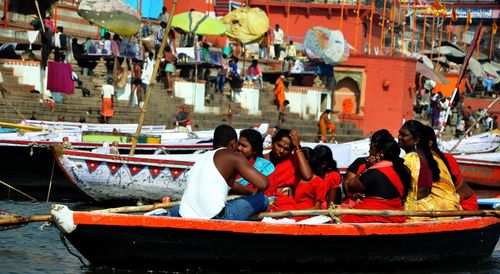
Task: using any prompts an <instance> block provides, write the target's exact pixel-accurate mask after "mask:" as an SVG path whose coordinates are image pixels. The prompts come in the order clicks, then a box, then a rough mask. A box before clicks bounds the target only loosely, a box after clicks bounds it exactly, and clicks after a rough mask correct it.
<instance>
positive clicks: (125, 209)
mask: <svg viewBox="0 0 500 274" xmlns="http://www.w3.org/2000/svg"><path fill="white" fill-rule="evenodd" d="M241 197H243V196H242V195H231V196H228V197H227V201H228V202H230V201H233V200H236V199H239V198H241ZM178 204H180V201H175V202H169V203H157V204H152V205H142V206H122V207H115V208H107V209H98V210H92V211H91V212H95V213H134V212H146V211H151V210H155V209H158V208H171V207H174V206H176V205H178ZM45 221H52V215H32V216H13V217H2V218H0V226H2V225H12V224H23V223H31V222H45Z"/></svg>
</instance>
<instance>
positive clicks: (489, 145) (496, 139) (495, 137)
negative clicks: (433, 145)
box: [439, 130, 500, 154]
mask: <svg viewBox="0 0 500 274" xmlns="http://www.w3.org/2000/svg"><path fill="white" fill-rule="evenodd" d="M457 142H458V140H449V141H443V142H440V143H439V146H440V149H441V150H442V151H443V152H448V151H450V150H451V149H452V148H453V146H455V144H456V143H457ZM499 147H500V131H498V130H492V131H489V132H485V133H481V134H477V135H473V136H470V137H468V138H465V139H463V140H462V141H461V142H460V144H459V145H458V147H457V148H455V149H454V150H453V151H451V153H452V154H463V153H466V154H473V153H487V152H493V151H495V150H497V149H498V148H499Z"/></svg>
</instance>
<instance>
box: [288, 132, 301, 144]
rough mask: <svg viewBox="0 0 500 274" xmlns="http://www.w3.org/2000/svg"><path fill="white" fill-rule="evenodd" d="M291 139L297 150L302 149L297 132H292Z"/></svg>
mask: <svg viewBox="0 0 500 274" xmlns="http://www.w3.org/2000/svg"><path fill="white" fill-rule="evenodd" d="M290 139H291V140H292V144H293V146H294V147H295V148H296V149H297V148H299V147H300V140H299V134H298V133H297V131H295V130H291V131H290Z"/></svg>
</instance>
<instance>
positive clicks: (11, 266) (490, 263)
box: [0, 192, 500, 274]
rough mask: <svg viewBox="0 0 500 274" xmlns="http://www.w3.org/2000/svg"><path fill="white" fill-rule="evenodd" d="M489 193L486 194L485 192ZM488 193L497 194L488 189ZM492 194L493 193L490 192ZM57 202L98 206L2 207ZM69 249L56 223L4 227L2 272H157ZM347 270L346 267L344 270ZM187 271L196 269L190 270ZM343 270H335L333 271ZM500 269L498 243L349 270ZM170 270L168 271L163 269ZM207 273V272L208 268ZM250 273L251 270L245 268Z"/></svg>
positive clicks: (43, 210) (42, 210)
mask: <svg viewBox="0 0 500 274" xmlns="http://www.w3.org/2000/svg"><path fill="white" fill-rule="evenodd" d="M484 194H486V195H484ZM484 194H483V197H484V196H493V195H491V193H488V192H486V193H484ZM487 194H490V195H487ZM53 203H63V204H66V205H68V206H69V207H70V208H72V209H78V210H84V209H90V208H95V207H94V206H92V205H89V204H86V203H82V202H75V201H71V200H59V201H56V202H49V203H45V202H37V203H31V202H25V201H19V200H16V201H14V200H8V199H3V200H0V210H3V211H7V212H10V213H14V214H17V215H22V216H28V215H46V214H48V213H49V211H50V207H51V205H52V204H53ZM67 244H68V248H69V250H70V251H71V252H72V253H74V254H76V255H77V256H79V257H81V259H82V261H83V263H82V262H81V261H80V260H79V258H77V257H76V256H74V255H71V254H70V252H69V251H68V249H67V248H66V247H65V245H64V244H63V242H62V241H61V239H60V235H59V230H57V228H55V227H54V226H44V225H43V223H41V222H38V223H30V224H28V225H26V226H23V227H20V228H15V229H11V230H6V231H0V274H8V273H23V274H24V273H88V274H90V273H153V272H137V271H133V272H131V271H124V270H116V269H109V268H97V269H96V268H92V267H90V266H86V264H88V262H87V261H86V260H85V259H84V258H83V256H81V255H80V254H79V253H78V251H76V250H75V249H74V248H73V246H71V244H70V243H69V242H68V243H67ZM344 271H346V270H342V272H344ZM186 272H190V273H196V271H193V270H189V271H186ZM333 272H335V273H339V271H338V270H337V271H332V273H333ZM377 272H392V273H499V274H500V244H498V243H497V246H496V248H495V251H494V253H493V255H492V256H491V257H490V258H489V259H488V260H486V261H485V262H481V263H478V262H457V264H456V265H453V266H444V267H443V266H440V267H436V266H422V267H421V268H418V269H414V268H411V269H401V268H398V269H392V270H387V269H385V270H383V271H382V270H373V271H367V270H363V272H360V271H357V272H356V271H354V272H351V271H348V272H347V271H346V273H377ZM162 273H168V272H162ZM205 273H207V272H205ZM243 273H249V272H243Z"/></svg>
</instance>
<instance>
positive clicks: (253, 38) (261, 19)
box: [220, 7, 269, 44]
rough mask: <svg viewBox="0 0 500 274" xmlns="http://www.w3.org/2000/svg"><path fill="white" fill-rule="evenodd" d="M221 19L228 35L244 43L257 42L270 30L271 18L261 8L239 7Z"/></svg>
mask: <svg viewBox="0 0 500 274" xmlns="http://www.w3.org/2000/svg"><path fill="white" fill-rule="evenodd" d="M220 21H221V22H222V23H223V24H224V25H225V26H226V36H228V37H231V38H233V39H236V40H238V41H240V42H241V43H243V44H249V43H253V42H257V41H258V40H259V39H260V38H262V36H263V35H264V33H266V32H267V31H268V30H269V18H268V17H267V14H266V13H265V12H264V11H263V10H261V9H259V8H249V7H244V8H239V9H236V10H233V11H232V12H230V13H228V14H226V15H225V16H224V17H222V18H221V19H220Z"/></svg>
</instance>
